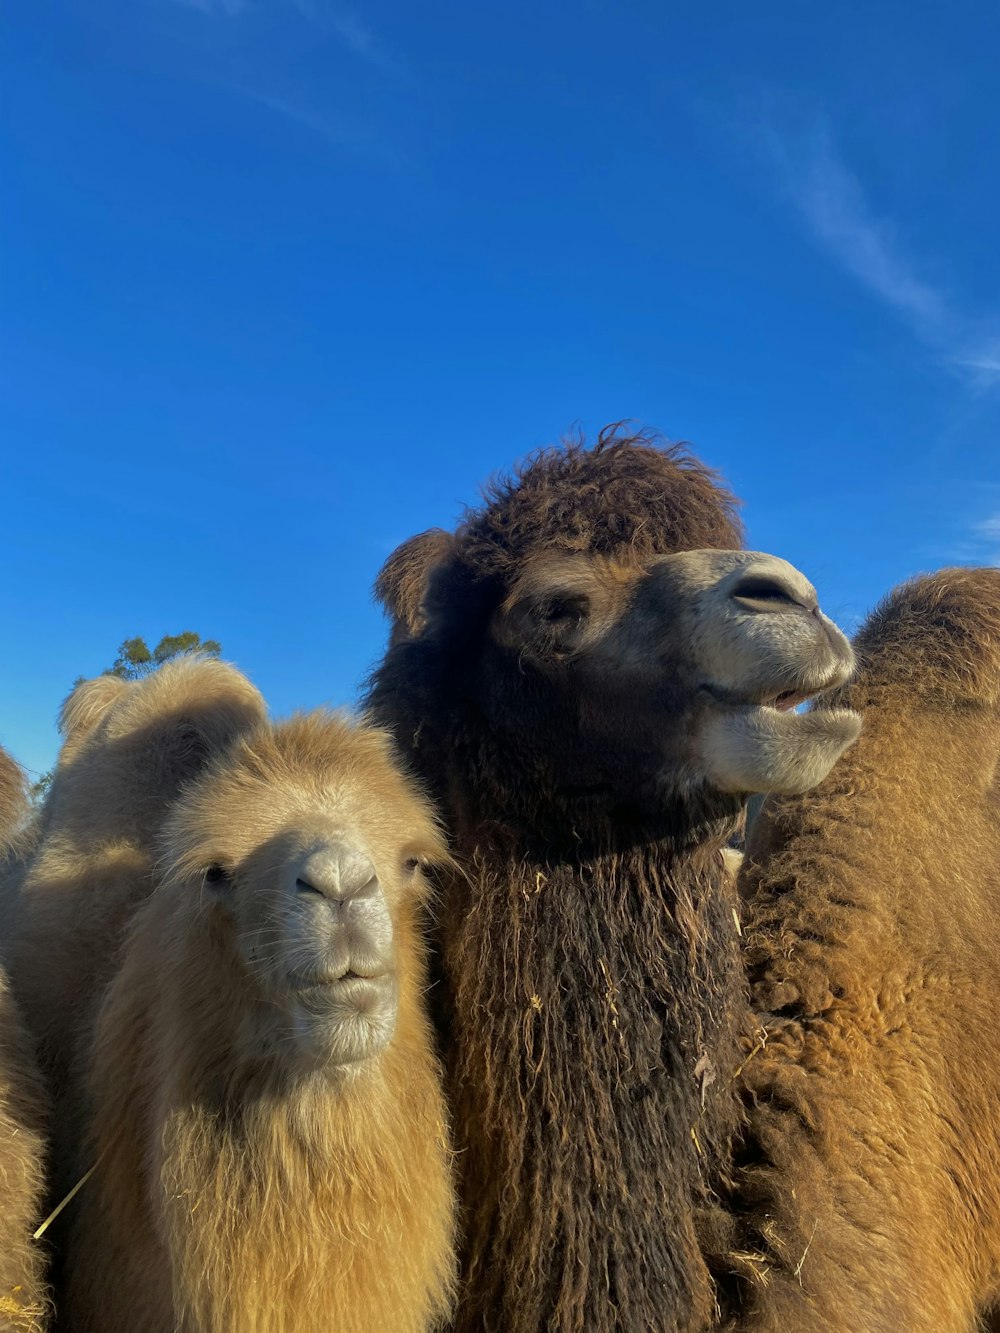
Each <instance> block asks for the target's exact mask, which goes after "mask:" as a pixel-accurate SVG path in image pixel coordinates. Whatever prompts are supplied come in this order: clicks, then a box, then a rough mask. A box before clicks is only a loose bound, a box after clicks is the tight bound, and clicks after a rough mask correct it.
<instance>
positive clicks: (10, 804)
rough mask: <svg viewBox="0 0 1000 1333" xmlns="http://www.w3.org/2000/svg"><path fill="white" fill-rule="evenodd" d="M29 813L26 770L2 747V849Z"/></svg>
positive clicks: (0, 753) (0, 802) (0, 766)
mask: <svg viewBox="0 0 1000 1333" xmlns="http://www.w3.org/2000/svg"><path fill="white" fill-rule="evenodd" d="M27 813H28V793H27V783H26V782H25V778H24V770H23V769H22V768H21V766H20V764H18V763H15V761H14V760H13V759H12V758H11V757H10V755H9V754H8V753H7V751H6V750H5V749H3V747H2V746H0V849H2V848H3V847H4V846H5V844H7V843H8V842H9V841H10V840H11V838H12V837H13V835H14V833H15V832H16V831H17V828H18V826H19V825H20V823H21V821H22V820H23V819H24V818H25V817H26V816H27Z"/></svg>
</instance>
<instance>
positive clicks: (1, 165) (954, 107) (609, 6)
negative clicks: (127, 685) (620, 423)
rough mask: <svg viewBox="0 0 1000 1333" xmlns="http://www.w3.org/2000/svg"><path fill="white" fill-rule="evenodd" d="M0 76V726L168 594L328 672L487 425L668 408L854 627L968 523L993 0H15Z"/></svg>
mask: <svg viewBox="0 0 1000 1333" xmlns="http://www.w3.org/2000/svg"><path fill="white" fill-rule="evenodd" d="M4 22H5V26H6V33H5V38H4V41H3V55H2V62H3V77H2V79H0V88H2V91H0V97H2V101H3V104H4V105H3V109H4V125H5V130H4V134H3V140H2V144H0V178H2V182H3V198H4V207H3V210H2V217H0V246H2V255H3V261H2V268H0V451H2V462H3V467H2V473H0V476H2V478H3V492H2V494H3V502H2V514H3V527H2V539H0V587H2V589H3V612H2V614H3V624H4V627H5V631H6V632H5V634H4V649H5V650H4V652H3V653H2V654H0V740H2V741H3V742H4V743H5V744H7V745H8V746H9V747H10V748H11V749H12V750H13V752H14V753H15V754H17V755H18V756H19V757H20V758H21V759H22V760H23V761H24V762H25V763H27V764H28V765H29V766H30V767H32V768H33V769H36V770H37V769H41V768H44V767H45V766H47V765H48V764H49V763H50V761H51V759H52V757H53V755H54V752H55V748H56V743H57V742H56V736H55V732H54V729H53V720H54V716H55V712H56V709H57V707H58V704H59V701H60V700H61V698H62V697H63V695H64V694H65V692H66V690H67V688H68V686H69V685H70V683H71V682H72V680H73V679H74V678H75V677H76V676H77V675H80V674H84V675H87V674H93V673H95V672H98V671H100V670H101V669H103V668H104V667H106V666H107V665H109V664H110V662H111V661H112V660H113V658H114V656H115V653H116V649H117V646H118V644H119V643H120V642H121V640H122V639H123V638H125V637H127V636H131V635H133V634H144V635H146V636H147V637H148V638H149V639H151V640H155V639H157V638H159V636H160V635H161V634H163V633H165V632H171V633H174V632H177V631H179V630H181V629H186V628H192V629H195V630H197V631H199V632H200V633H202V634H204V635H206V636H213V637H216V638H219V639H221V640H222V642H223V645H224V648H225V655H226V656H227V657H230V658H232V659H233V660H235V661H236V662H237V663H238V664H239V665H240V666H242V667H243V668H244V669H245V670H246V671H248V672H249V674H250V675H251V676H252V677H253V679H254V680H255V681H256V682H257V683H258V684H259V685H260V687H261V688H262V689H263V691H264V693H265V695H266V696H267V698H268V699H269V701H270V703H271V705H272V707H273V708H274V710H275V711H276V712H278V713H285V712H288V711H290V710H291V709H293V708H296V707H300V706H311V705H314V704H318V703H322V702H333V703H349V702H351V701H352V700H353V698H354V697H355V692H356V690H357V687H358V684H359V682H360V681H361V679H362V678H363V676H364V674H365V672H366V670H367V669H368V667H369V666H370V665H371V664H372V663H373V662H374V661H375V660H376V659H377V657H378V655H379V652H380V648H381V645H382V642H383V638H384V626H383V623H382V620H381V616H380V614H379V612H378V611H377V609H376V608H375V607H374V606H373V605H372V603H371V600H370V594H369V589H370V586H371V583H372V581H373V579H374V577H375V574H376V572H377V570H378V568H379V566H380V564H381V562H382V560H383V559H384V558H385V556H386V555H387V554H388V553H389V552H390V550H391V549H392V548H393V547H394V546H395V544H396V543H397V542H399V541H400V540H402V539H403V538H405V537H407V536H408V535H410V534H411V533H413V532H415V531H419V530H422V529H424V528H426V527H429V526H431V525H433V524H446V525H450V524H451V523H452V522H453V521H454V520H455V518H456V516H457V515H458V513H459V511H460V509H461V506H462V505H463V503H466V502H471V501H474V500H475V498H476V495H477V493H478V487H479V485H480V484H481V482H482V481H483V480H484V479H485V477H486V476H487V475H488V474H489V473H490V472H491V471H493V470H494V469H498V468H503V467H505V466H507V465H509V464H511V463H512V462H513V461H514V460H515V459H517V458H518V457H519V456H522V455H523V454H525V453H526V452H527V451H529V450H530V449H532V448H533V447H535V446H537V445H539V444H544V443H547V442H552V441H554V440H556V439H557V438H558V437H559V436H560V435H561V434H562V433H563V432H564V431H565V430H567V429H568V428H570V427H572V426H574V425H578V426H580V427H582V428H583V429H584V430H586V431H587V432H588V433H593V432H594V431H596V429H598V428H599V427H600V426H601V425H602V424H604V423H605V422H608V421H611V420H615V419H619V418H623V417H630V418H633V419H634V420H636V421H638V422H642V423H644V424H647V425H650V426H654V427H657V428H658V429H660V430H662V431H663V432H664V433H665V434H666V435H668V436H669V437H671V438H675V439H680V438H682V439H687V440H690V441H691V442H692V443H693V445H694V446H695V448H696V450H697V452H698V453H699V454H700V455H701V456H702V457H704V458H705V459H707V460H708V461H710V462H711V463H713V464H714V465H715V466H717V467H719V468H720V469H721V470H722V472H723V473H724V474H725V475H726V476H727V478H728V479H729V481H730V482H731V484H732V485H733V487H734V488H735V490H736V491H737V493H738V494H739V495H741V496H742V498H743V499H744V501H745V515H746V519H747V523H748V527H749V535H750V540H751V542H752V544H753V545H754V546H756V547H759V548H761V549H764V550H772V551H774V552H776V553H778V554H781V555H784V556H786V557H787V558H789V559H791V560H793V561H794V562H795V563H797V564H799V565H800V566H801V567H802V568H803V569H804V570H805V571H806V572H807V573H808V574H809V575H810V577H812V578H813V580H814V581H815V582H816V583H817V585H818V587H819V589H820V593H821V596H822V600H823V603H824V606H825V607H826V609H827V610H828V611H830V613H831V614H833V615H834V616H836V617H838V618H839V619H841V621H842V622H845V623H846V624H847V625H848V627H850V626H852V625H854V624H856V622H857V619H858V618H859V617H860V616H861V615H863V614H864V612H865V610H866V609H867V608H868V607H869V606H870V605H871V604H872V603H873V602H874V601H875V600H876V599H877V598H878V597H879V596H880V595H881V594H882V593H883V592H885V591H886V590H887V589H888V588H889V587H890V586H892V585H893V584H894V583H896V582H898V581H899V580H900V579H901V578H904V577H905V576H907V575H909V574H912V573H914V572H916V571H919V570H926V569H933V568H936V567H938V566H941V565H943V564H948V563H956V562H972V563H989V562H996V561H998V560H1000V445H998V440H997V433H998V427H1000V248H998V246H997V244H996V229H997V214H998V206H1000V91H998V89H997V85H996V79H995V58H996V51H997V50H998V49H1000V10H997V9H996V8H995V7H992V6H986V5H983V4H980V3H962V2H961V0H959V2H958V3H954V4H951V5H949V6H941V5H937V4H930V3H923V2H921V0H905V3H888V2H887V0H875V2H874V3H870V2H869V3H864V4H861V3H856V4H850V3H842V4H838V5H835V6H816V5H805V4H802V3H800V0H795V2H794V3H793V2H792V0H788V2H787V3H777V4H775V3H763V4H758V5H754V6H747V5H745V4H739V5H737V4H735V3H733V4H730V3H721V4H718V5H713V6H704V5H703V6H694V5H686V6H680V5H665V4H663V3H662V0H650V2H649V3H617V4H615V3H611V2H610V0H608V2H607V3H604V2H602V0H578V2H577V3H576V4H574V5H572V6H570V5H565V4H562V5H557V4H551V3H545V2H544V0H534V3H531V4H526V3H522V2H521V0H508V3H507V4H505V5H503V6H485V5H474V4H467V3H464V4H459V3H451V4H442V3H437V0H424V3H421V4H419V5H416V4H412V3H402V2H401V0H380V2H378V3H376V2H373V3H370V4H364V5H357V6H355V7H353V8H351V7H348V6H346V5H341V4H339V3H336V2H335V0H114V2H112V0H86V3H83V0H61V3H58V4H53V3H49V2H48V0H33V3H32V4H30V5H18V6H11V7H9V9H8V12H7V14H6V16H5V20H4Z"/></svg>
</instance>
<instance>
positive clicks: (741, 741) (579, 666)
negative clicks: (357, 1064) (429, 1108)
mask: <svg viewBox="0 0 1000 1333" xmlns="http://www.w3.org/2000/svg"><path fill="white" fill-rule="evenodd" d="M740 535H741V534H740V529H739V525H738V523H737V521H736V518H735V516H734V508H733V501H732V500H731V498H730V497H729V496H728V495H727V494H726V493H725V491H723V490H722V489H721V488H720V486H719V485H718V483H717V481H716V479H715V477H714V476H713V474H712V473H710V472H709V471H708V470H707V469H705V468H704V467H703V466H702V465H701V464H699V463H698V462H697V461H696V460H695V459H693V458H692V457H690V456H689V455H688V454H687V453H685V452H684V451H683V450H682V449H679V448H670V449H663V448H658V447H655V445H654V443H653V442H652V441H651V440H649V439H646V438H642V437H639V438H635V437H633V438H627V437H623V436H622V435H621V434H620V433H618V432H616V431H614V430H611V431H607V432H605V433H604V434H603V435H602V437H601V439H600V441H599V443H598V445H597V447H596V448H595V449H593V450H587V449H585V448H583V447H581V446H578V445H570V446H568V447H565V448H563V449H559V450H551V451H546V452H543V453H542V454H540V455H538V456H537V457H535V458H534V459H533V460H532V461H531V462H530V463H529V464H528V466H526V467H525V468H524V469H523V470H522V471H521V472H520V474H519V475H517V476H515V477H514V478H513V479H512V480H511V481H510V482H498V483H496V484H495V485H494V486H493V487H492V488H491V489H490V491H489V493H488V495H487V498H486V502H485V504H484V505H483V507H482V508H481V509H479V510H477V511H473V512H471V513H469V514H468V516H467V517H466V519H465V521H464V523H463V524H462V525H461V526H460V527H459V529H458V530H457V532H455V533H453V534H452V533H443V532H432V533H425V534H423V536H421V537H417V538H414V539H413V540H411V541H410V542H408V543H406V544H405V545H404V546H403V547H401V548H400V550H399V551H397V552H396V553H395V555H393V556H392V557H391V558H390V560H389V562H388V564H387V565H386V567H385V569H384V570H383V572H382V574H381V576H380V578H379V583H378V585H377V591H378V594H379V596H380V597H381V599H382V601H383V603H384V604H385V605H386V607H387V608H388V610H389V611H390V613H391V615H392V618H393V628H392V638H391V641H390V646H389V650H388V652H387V655H386V657H385V660H384V662H383V663H382V665H381V667H380V668H379V669H378V671H377V672H376V674H375V677H374V679H373V682H372V688H371V694H370V702H371V704H372V706H373V707H374V709H375V713H376V716H377V717H378V719H379V720H380V721H381V722H383V723H384V724H386V725H388V726H389V727H391V729H392V730H393V732H394V733H395V735H396V736H397V738H398V740H399V743H400V744H401V746H402V747H403V748H404V749H405V751H406V752H407V753H408V755H409V757H410V759H411V762H412V763H413V765H414V767H416V769H417V770H418V771H419V772H420V774H421V775H422V776H423V777H424V778H425V780H426V781H427V782H428V784H429V786H430V787H431V788H432V790H433V792H434V794H435V795H436V796H437V798H438V800H439V801H440V804H441V808H442V810H443V811H444V813H445V816H446V819H447V822H448V825H449V829H450V832H451V835H452V839H453V845H454V850H455V851H456V852H457V854H458V857H459V860H460V862H461V865H462V870H461V873H445V874H442V875H440V876H439V883H440V889H441V899H442V904H441V910H440V912H439V925H438V927H437V930H436V937H435V949H436V957H435V966H436V969H437V971H438V972H439V974H440V985H439V986H438V987H436V989H435V992H434V995H435V996H436V1002H437V1004H438V1006H439V1009H440V1013H439V1014H438V1015H437V1017H438V1020H439V1022H440V1024H441V1028H442V1040H443V1045H444V1048H445V1051H446V1054H447V1064H448V1076H449V1085H450V1093H451V1105H452V1110H453V1115H454V1118H455V1128H456V1137H457V1146H458V1148H459V1154H458V1163H459V1169H460V1190H461V1195H462V1201H463V1203H464V1216H465V1222H466V1237H465V1252H464V1259H463V1284H462V1289H461V1292H460V1305H459V1313H458V1317H457V1327H458V1328H459V1329H460V1330H463V1333H483V1331H484V1330H487V1331H488V1333H500V1331H501V1330H502V1333H542V1330H544V1331H545V1333H570V1330H573V1333H577V1331H578V1330H581V1329H586V1330H587V1333H604V1331H605V1330H612V1329H620V1330H628V1331H629V1333H643V1331H645V1330H652V1329H655V1330H667V1329H670V1330H680V1329H683V1330H688V1329H700V1328H704V1327H706V1326H707V1325H708V1324H709V1323H710V1322H711V1320H712V1318H713V1316H714V1311H715V1301H714V1293H713V1286H712V1282H711V1279H710V1277H709V1274H708V1271H707V1268H706V1266H705V1263H704V1261H703V1259H702V1257H701V1253H700V1250H699V1246H698V1239H697V1234H696V1222H697V1213H698V1210H699V1209H700V1208H702V1207H704V1206H707V1205H708V1204H709V1203H710V1201H711V1199H712V1186H713V1183H714V1174H715V1170H716V1167H717V1165H718V1164H720V1163H721V1162H723V1161H725V1159H726V1157H727V1154H728V1149H729V1143H730V1139H731V1136H732V1134H733V1132H734V1130H735V1128H736V1123H737V1114H738V1108H737V1105H736V1099H735V1098H734V1097H733V1095H732V1092H731V1091H730V1090H729V1089H728V1088H727V1082H728V1080H727V1077H726V1071H728V1070H733V1069H735V1066H736V1063H737V1048H738V1041H739V1038H740V1035H741V1024H742V1017H743V1013H744V1006H743V984H744V981H743V969H742V964H741V960H740V952H739V940H738V936H737V927H736V924H735V920H736V919H735V914H734V906H735V901H736V900H735V891H734V888H733V883H732V878H731V875H730V873H729V871H728V870H727V868H726V866H725V864H724V860H723V857H722V855H721V853H722V849H723V848H724V847H725V844H726V842H727V841H728V839H729V838H730V836H731V835H732V833H733V831H734V829H735V828H736V827H737V823H738V820H739V818H740V816H741V810H742V803H743V798H744V791H745V790H746V789H747V788H746V787H745V786H744V785H743V784H749V787H750V789H755V784H757V783H760V784H761V789H768V788H769V787H774V786H777V787H782V788H785V787H787V786H792V787H795V788H796V789H798V788H800V787H801V786H802V785H803V784H808V783H809V782H814V781H818V780H819V777H820V776H822V775H825V773H826V772H827V771H828V769H829V766H830V764H831V763H833V762H834V760H835V758H836V757H837V755H838V754H839V753H840V752H841V750H842V749H843V748H844V746H845V745H847V744H849V743H850V741H851V740H852V739H853V737H854V735H856V732H857V720H856V719H855V718H854V717H853V716H850V715H847V714H843V713H842V714H839V715H838V721H837V722H836V723H834V722H833V718H834V714H830V715H829V716H828V719H827V721H826V722H823V723H821V724H819V725H818V726H816V725H815V724H814V723H812V722H810V721H809V720H808V719H804V718H800V717H797V716H796V715H795V714H794V713H792V712H791V711H789V712H787V713H785V712H780V711H779V708H776V707H771V706H770V704H771V703H773V702H775V701H777V700H779V699H780V702H781V703H782V704H788V705H789V706H790V705H791V704H792V703H794V702H795V700H797V699H798V698H799V697H801V694H808V693H810V692H812V691H814V690H818V689H821V688H823V687H825V686H827V685H831V684H833V683H834V682H839V681H840V680H842V679H843V678H844V676H845V674H846V672H847V671H848V670H849V669H850V653H849V649H848V648H847V644H846V641H845V640H844V639H843V637H842V636H841V635H839V633H838V632H837V631H836V630H835V629H833V627H832V626H830V625H829V622H827V621H826V620H825V618H823V617H821V616H820V615H819V613H818V611H817V610H816V608H815V594H814V593H813V591H812V589H811V588H810V587H809V585H808V584H807V583H806V581H805V579H803V578H802V576H801V575H799V574H798V573H797V571H795V570H792V569H791V567H790V566H788V565H786V564H785V563H784V562H782V561H777V560H774V559H773V558H772V557H763V556H758V555H756V554H753V553H745V552H737V551H733V550H731V549H730V550H726V549H724V548H734V547H737V546H738V545H739V542H740ZM699 548H701V549H699ZM704 548H711V549H704ZM680 552H690V554H683V555H682V554H677V553H680ZM723 678H724V679H723ZM800 692H801V694H800ZM828 724H829V725H828ZM803 727H804V728H805V729H803Z"/></svg>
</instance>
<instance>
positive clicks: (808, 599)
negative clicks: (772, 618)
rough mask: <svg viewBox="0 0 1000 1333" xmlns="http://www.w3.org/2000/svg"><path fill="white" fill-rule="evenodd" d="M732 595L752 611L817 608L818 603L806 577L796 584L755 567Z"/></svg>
mask: <svg viewBox="0 0 1000 1333" xmlns="http://www.w3.org/2000/svg"><path fill="white" fill-rule="evenodd" d="M729 595H730V596H731V597H734V598H735V599H736V600H737V601H738V602H741V603H742V604H743V605H744V606H745V607H747V608H748V609H749V610H751V611H790V610H792V609H793V608H794V609H797V610H803V611H815V610H816V609H817V606H818V603H817V600H816V594H815V592H813V590H812V588H811V587H810V586H809V585H808V584H807V583H805V581H804V580H803V581H802V583H801V584H800V583H799V582H798V581H797V580H796V582H794V583H793V582H792V580H791V579H785V578H783V577H782V576H781V575H780V574H778V575H775V574H762V573H755V572H753V571H752V570H751V571H750V572H748V573H747V574H745V575H744V576H743V578H741V579H740V580H739V582H738V583H736V584H735V586H734V587H733V588H731V589H730V594H729Z"/></svg>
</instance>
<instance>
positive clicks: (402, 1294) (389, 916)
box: [67, 714, 454, 1333]
mask: <svg viewBox="0 0 1000 1333" xmlns="http://www.w3.org/2000/svg"><path fill="white" fill-rule="evenodd" d="M160 853H161V855H160V857H159V858H158V861H157V883H156V886H155V888H154V889H153V891H152V894H151V895H150V896H149V897H148V898H147V900H146V901H145V902H144V903H143V904H142V905H141V906H139V907H138V908H137V910H136V911H135V914H134V918H133V920H132V923H131V925H130V926H129V929H128V931H127V933H126V935H125V941H124V947H123V949H122V950H121V952H120V954H119V955H118V956H117V958H116V959H114V960H112V966H113V970H114V975H113V977H112V979H111V982H110V984H109V986H108V987H107V990H106V994H105V997H104V1000H103V1003H102V1005H101V1007H100V1011H99V1013H98V1015H97V1019H96V1025H95V1034H94V1042H93V1046H92V1052H91V1055H90V1058H89V1067H88V1070H87V1090H88V1109H87V1111H86V1113H85V1116H84V1120H85V1128H84V1138H85V1142H86V1145H87V1152H88V1154H89V1155H90V1156H91V1158H92V1160H93V1161H95V1162H96V1164H97V1165H96V1170H95V1174H94V1177H93V1179H92V1180H91V1181H90V1182H89V1183H88V1186H87V1188H86V1190H85V1191H84V1192H83V1193H82V1195H81V1197H80V1202H79V1205H78V1207H77V1208H76V1210H75V1213H74V1217H73V1221H72V1224H71V1228H70V1233H69V1237H68V1242H67V1254H68V1259H67V1269H68V1282H67V1289H68V1290H67V1313H68V1327H69V1328H71V1329H72V1330H73V1331H74V1333H174V1330H182V1333H325V1331H326V1330H329V1329H337V1330H338V1333H370V1330H373V1329H384V1330H386V1331H387V1333H388V1330H392V1333H426V1331H427V1330H429V1329H432V1328H436V1327H438V1326H439V1325H440V1324H441V1322H442V1321H443V1319H444V1318H445V1317H446V1316H447V1313H448V1311H449V1308H450V1303H451V1296H452V1290H453V1281H454V1237H453V1230H454V1198H453V1189H452V1183H451V1157H450V1149H449V1145H448V1135H447V1126H446V1113H445V1107H444V1098H443V1092H442V1089H441V1084H440V1075H439V1070H438V1066H437V1061H436V1057H435V1055H434V1053H433V1049H432V1039H431V1028H430V1023H429V1020H428V1018H427V1015H426V1013H425V1011H424V992H425V990H426V967H425V957H424V954H425V948H424V944H423V939H422V921H421V917H422V908H423V900H424V898H425V896H426V883H425V881H424V878H423V875H422V872H421V868H420V867H421V865H422V864H423V863H425V862H435V861H441V860H446V859H447V855H446V853H445V849H444V844H443V841H442V838H441V834H440V832H439V830H438V828H437V826H436V824H435V822H434V818H433V815H432V813H431V811H430V807H429V806H428V804H427V803H426V802H425V801H424V799H423V798H422V797H421V796H420V794H419V793H418V792H416V791H415V790H414V788H413V786H412V784H411V783H409V782H408V781H407V780H406V779H405V778H404V777H403V776H402V774H401V773H400V772H399V770H398V768H397V766H396V764H395V762H394V759H393V756H392V753H391V749H390V744H389V741H388V738H387V737H386V736H385V735H384V734H383V733H380V732H377V731H375V730H373V729H370V728H358V727H352V726H350V725H349V724H347V723H346V722H344V721H343V720H341V719H338V718H336V717H332V716H329V715H323V714H312V715H307V716H305V717H300V718H296V719H293V720H292V721H290V722H287V723H283V724H280V725H278V726H276V727H272V726H268V725H263V726H261V727H260V728H258V729H257V730H256V731H254V732H252V733H250V734H249V735H247V736H246V737H245V738H244V739H243V740H242V741H241V742H239V743H237V744H235V745H234V746H233V748H232V749H231V750H230V751H229V753H228V754H226V755H224V756H222V757H221V758H220V759H219V760H218V762H217V763H216V764H214V765H213V766H212V767H211V768H210V769H209V770H208V771H207V772H206V774H205V775H204V777H203V778H202V779H201V780H199V781H198V782H196V783H195V784H193V785H191V786H189V787H188V788H187V789H186V791H185V792H184V794H183V795H182V797H181V798H180V799H179V800H178V801H177V803H176V804H175V806H174V808H173V810H172V812H171V814H170V816H169V819H168V821H167V825H166V830H165V834H164V836H163V838H162V841H161V844H160ZM110 943H111V941H109V944H110Z"/></svg>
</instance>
